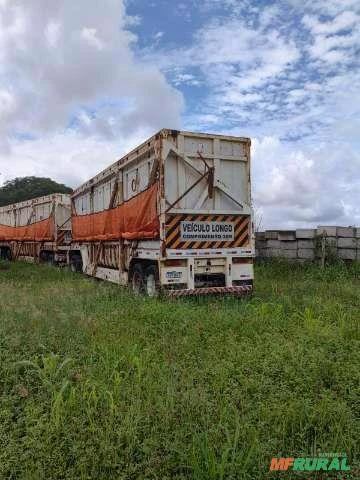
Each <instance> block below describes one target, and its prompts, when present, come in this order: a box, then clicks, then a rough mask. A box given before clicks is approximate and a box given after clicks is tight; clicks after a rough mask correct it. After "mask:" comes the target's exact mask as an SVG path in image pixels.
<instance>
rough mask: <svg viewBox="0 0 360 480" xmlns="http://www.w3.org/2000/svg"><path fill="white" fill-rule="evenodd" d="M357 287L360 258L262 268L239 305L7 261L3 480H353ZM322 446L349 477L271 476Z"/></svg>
mask: <svg viewBox="0 0 360 480" xmlns="http://www.w3.org/2000/svg"><path fill="white" fill-rule="evenodd" d="M359 296H360V268H359V266H358V265H354V266H353V267H348V268H346V267H345V266H342V265H338V266H329V267H327V268H325V269H324V270H321V269H319V268H318V267H316V266H301V267H294V266H288V265H286V264H283V263H274V264H266V265H260V266H258V267H257V269H256V292H255V294H254V296H253V298H251V299H248V300H242V301H241V300H240V301H239V300H236V299H228V298H225V299H216V298H206V299H200V300H196V299H193V300H186V301H184V300H182V301H169V300H154V299H145V298H134V297H132V296H131V295H130V294H128V293H127V292H126V291H124V290H122V289H119V288H118V287H117V286H114V285H110V284H108V283H102V282H97V281H95V280H93V279H88V278H85V277H83V276H82V275H77V274H72V273H70V272H67V271H65V270H58V269H56V268H51V267H47V266H43V265H39V266H34V265H26V264H20V263H19V264H11V265H10V267H9V268H7V269H5V268H3V269H1V270H0V297H1V303H0V374H1V377H0V395H1V408H0V439H1V446H2V448H1V450H0V478H4V479H5V478H6V479H36V480H38V479H51V480H55V479H71V480H73V479H190V478H192V479H204V480H205V479H206V480H211V479H264V478H279V477H280V476H282V477H283V478H286V479H290V478H311V479H314V478H358V473H356V468H357V469H359V458H358V457H357V454H358V452H359V443H358V442H359V438H360V427H359V413H360V400H359V399H360V382H359V380H360V358H359V355H360V353H359V352H360V348H359V347H360V335H359V306H360V305H359ZM319 450H320V451H322V452H345V453H347V455H348V463H349V464H350V465H351V466H352V472H350V473H347V474H341V475H340V476H339V475H338V476H336V475H335V474H333V473H332V474H330V472H329V473H328V474H327V475H324V474H320V475H319V474H316V473H315V472H313V473H311V474H306V473H305V472H304V473H302V475H300V476H299V475H296V474H295V472H294V473H292V472H283V473H282V474H281V473H279V472H277V473H276V472H269V464H270V460H271V458H272V457H275V456H285V457H288V456H292V457H299V456H304V455H307V456H312V455H314V453H316V452H317V451H319ZM358 471H359V470H358Z"/></svg>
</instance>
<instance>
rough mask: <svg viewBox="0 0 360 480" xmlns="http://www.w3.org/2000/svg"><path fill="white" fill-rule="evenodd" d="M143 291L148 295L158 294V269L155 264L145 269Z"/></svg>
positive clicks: (154, 295) (155, 295)
mask: <svg viewBox="0 0 360 480" xmlns="http://www.w3.org/2000/svg"><path fill="white" fill-rule="evenodd" d="M145 292H146V295H147V296H148V297H158V296H159V295H160V281H159V269H158V267H157V265H150V266H148V267H147V269H146V270H145Z"/></svg>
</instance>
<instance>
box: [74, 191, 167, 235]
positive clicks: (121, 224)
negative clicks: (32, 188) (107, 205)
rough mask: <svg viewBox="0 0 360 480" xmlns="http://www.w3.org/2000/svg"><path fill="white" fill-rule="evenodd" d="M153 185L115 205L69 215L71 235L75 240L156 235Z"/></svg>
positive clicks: (156, 219)
mask: <svg viewBox="0 0 360 480" xmlns="http://www.w3.org/2000/svg"><path fill="white" fill-rule="evenodd" d="M156 197H157V185H156V184H155V185H153V186H152V187H150V188H148V189H147V190H145V191H143V192H141V193H139V194H138V195H136V197H133V198H131V199H130V200H128V201H127V202H124V203H123V204H121V205H119V206H118V207H115V208H111V209H109V210H104V211H103V212H98V213H93V214H89V215H74V216H72V236H73V239H74V240H78V241H96V240H119V239H120V238H125V239H127V240H134V239H140V238H157V237H158V236H159V219H158V215H157V211H156Z"/></svg>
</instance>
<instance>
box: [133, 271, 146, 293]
mask: <svg viewBox="0 0 360 480" xmlns="http://www.w3.org/2000/svg"><path fill="white" fill-rule="evenodd" d="M144 280H145V279H144V270H143V268H142V266H141V265H140V263H135V265H134V266H133V268H132V272H131V279H130V285H131V290H132V291H133V293H135V295H141V294H142V293H144V291H145V286H144V283H145V282H144Z"/></svg>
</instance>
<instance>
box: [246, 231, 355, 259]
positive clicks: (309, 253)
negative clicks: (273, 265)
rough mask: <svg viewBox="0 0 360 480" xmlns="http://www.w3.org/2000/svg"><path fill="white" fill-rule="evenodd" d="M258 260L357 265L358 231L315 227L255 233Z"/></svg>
mask: <svg viewBox="0 0 360 480" xmlns="http://www.w3.org/2000/svg"><path fill="white" fill-rule="evenodd" d="M255 239H256V241H255V246H256V256H257V257H258V258H271V257H284V258H288V259H291V260H299V261H306V260H316V259H321V258H325V259H335V258H339V259H342V260H346V261H348V260H359V261H360V228H359V227H337V226H322V225H320V226H318V227H317V228H299V229H297V230H266V231H264V232H256V236H255Z"/></svg>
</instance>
